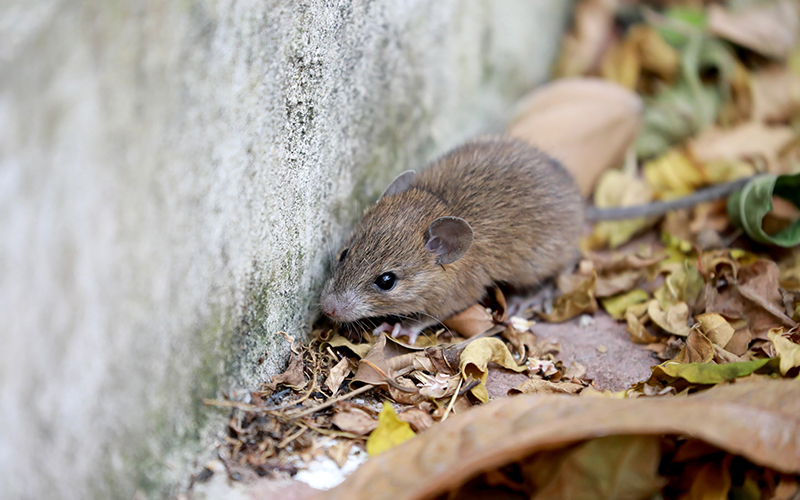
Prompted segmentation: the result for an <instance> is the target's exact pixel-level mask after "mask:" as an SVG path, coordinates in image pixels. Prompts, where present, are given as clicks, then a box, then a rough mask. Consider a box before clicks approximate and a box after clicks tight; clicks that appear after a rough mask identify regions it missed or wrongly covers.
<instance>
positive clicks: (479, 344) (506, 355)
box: [459, 337, 528, 403]
mask: <svg viewBox="0 0 800 500" xmlns="http://www.w3.org/2000/svg"><path fill="white" fill-rule="evenodd" d="M489 363H497V364H498V365H500V366H502V367H503V368H508V369H509V370H514V371H515V372H523V371H525V370H527V369H528V367H527V366H525V365H522V366H520V365H517V362H516V360H514V356H512V355H511V352H510V351H509V350H508V347H506V345H505V344H504V343H503V341H502V340H500V339H497V338H494V337H484V338H480V339H477V340H474V341H472V342H470V343H469V344H468V345H467V347H466V348H464V351H463V352H462V353H461V362H460V364H459V368H460V371H461V376H462V377H463V378H464V380H469V379H470V378H472V379H475V380H480V382H481V383H480V385H478V386H476V387H474V388H473V389H472V391H471V392H472V394H473V395H474V396H475V397H476V398H478V399H479V400H480V401H481V402H483V403H485V402H487V401H489V394H488V393H487V392H486V385H485V384H486V377H487V376H488V374H489V369H488V366H489Z"/></svg>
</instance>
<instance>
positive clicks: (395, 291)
mask: <svg viewBox="0 0 800 500" xmlns="http://www.w3.org/2000/svg"><path fill="white" fill-rule="evenodd" d="M582 226H583V203H582V200H581V196H580V193H579V191H578V188H577V186H576V184H575V182H574V181H573V179H572V178H571V176H570V175H569V173H568V172H567V171H566V170H565V169H564V168H563V167H562V166H561V165H560V164H559V163H558V162H557V161H556V160H554V159H553V158H550V157H549V156H547V155H546V154H545V153H543V152H541V151H539V150H537V149H536V148H534V147H532V146H530V145H528V144H527V143H525V142H522V141H520V140H516V139H511V138H506V137H499V136H498V137H481V138H478V139H474V140H472V141H470V142H467V143H465V144H463V145H461V146H459V147H457V148H455V149H453V150H452V151H450V152H449V153H447V154H445V155H444V156H443V157H441V158H440V159H438V160H437V161H435V162H433V163H432V164H431V165H430V166H429V167H428V168H426V169H425V170H423V171H422V172H420V173H418V174H413V173H412V172H406V173H404V174H402V175H401V176H399V177H398V178H397V179H396V180H395V181H394V182H393V183H392V185H391V186H390V187H389V188H388V189H387V190H386V192H385V193H384V195H383V196H382V197H381V198H380V200H378V202H377V203H376V204H375V205H374V206H372V207H371V208H369V209H367V210H366V212H365V214H364V217H363V219H362V220H361V222H360V223H359V225H358V226H357V227H356V229H355V230H354V231H353V233H352V235H351V236H350V238H349V240H348V242H347V244H346V245H345V247H344V250H343V251H342V252H340V254H339V257H337V259H336V262H335V263H334V269H333V275H332V276H331V278H330V279H329V280H328V281H327V283H326V284H325V286H324V289H323V292H322V296H321V301H320V303H321V307H322V312H323V313H324V314H325V315H326V316H328V317H330V318H331V319H333V320H334V321H336V322H340V323H349V322H353V321H357V320H360V319H363V318H369V317H379V316H390V315H391V316H400V317H406V318H408V317H411V318H414V317H416V318H429V319H431V320H436V321H439V320H443V319H446V318H447V317H449V316H451V315H453V314H454V313H457V312H459V311H461V310H463V309H466V308H467V307H469V306H471V305H473V304H475V303H476V302H478V301H480V300H481V298H482V297H483V296H484V294H485V293H486V290H487V288H488V287H490V286H492V285H493V284H495V283H498V284H506V285H510V286H512V287H514V288H517V289H526V288H530V287H532V286H535V285H536V284H538V283H539V282H540V281H541V280H543V279H544V278H546V277H548V276H551V275H553V274H555V273H557V272H558V271H560V270H561V269H562V268H563V267H564V266H565V265H566V264H567V263H568V262H569V261H570V260H571V259H572V258H573V257H574V255H575V251H576V248H577V242H578V238H579V236H580V232H581V228H582ZM465 247H466V248H465ZM387 273H391V274H393V275H394V276H395V279H394V281H393V287H392V288H391V289H389V290H382V289H381V288H380V287H379V285H378V283H376V280H378V279H379V278H381V277H382V275H385V274H386V275H387V276H388V274H387ZM381 279H383V280H384V283H382V284H383V285H384V286H386V285H387V284H388V279H387V278H386V276H384V277H382V278H381ZM423 321H424V319H423Z"/></svg>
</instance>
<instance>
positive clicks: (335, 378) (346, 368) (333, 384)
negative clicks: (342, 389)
mask: <svg viewBox="0 0 800 500" xmlns="http://www.w3.org/2000/svg"><path fill="white" fill-rule="evenodd" d="M351 372H352V369H351V367H350V360H349V359H348V358H342V359H340V360H339V362H338V363H336V365H334V367H333V368H331V371H330V373H328V378H326V379H325V387H327V388H328V390H329V391H331V396H335V395H336V391H338V390H339V386H340V385H342V382H344V379H345V377H347V376H348V375H350V373H351Z"/></svg>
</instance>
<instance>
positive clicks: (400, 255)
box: [320, 172, 473, 323]
mask: <svg viewBox="0 0 800 500" xmlns="http://www.w3.org/2000/svg"><path fill="white" fill-rule="evenodd" d="M413 180H414V173H413V172H405V173H403V174H401V175H400V176H399V177H397V178H396V179H395V180H394V182H392V184H391V185H390V186H389V188H387V189H386V191H385V192H384V194H383V196H382V197H381V199H380V200H378V203H376V204H375V205H374V206H373V207H372V208H370V209H369V210H368V211H367V212H366V213H365V214H364V218H363V219H362V220H361V223H360V224H359V225H358V227H357V228H356V229H355V231H354V232H353V235H352V236H351V237H350V240H349V241H348V243H347V244H346V245H345V247H344V249H343V250H342V251H341V252H340V253H339V255H338V256H337V258H336V262H335V264H334V271H333V276H332V277H331V278H330V280H328V282H327V283H326V284H325V288H324V289H323V292H322V297H321V301H320V302H321V306H322V312H323V313H324V314H325V315H326V316H328V317H330V318H331V319H333V320H335V321H338V322H343V323H346V322H351V321H356V320H358V319H361V318H367V317H372V316H388V315H399V316H404V315H411V314H414V313H419V312H424V311H425V310H426V309H427V307H426V304H430V303H433V302H436V301H438V300H440V298H441V297H442V296H443V295H444V294H446V293H449V292H450V291H451V290H450V288H449V287H448V281H449V277H450V276H451V275H452V274H453V272H450V273H447V272H445V270H444V269H443V266H446V265H448V266H449V265H451V264H454V263H456V262H457V261H458V260H459V259H461V257H462V256H463V255H464V254H465V253H467V250H469V248H470V246H471V245H472V240H473V233H472V228H471V227H470V225H469V223H467V222H466V221H465V220H464V219H461V218H458V217H451V216H447V215H443V214H446V211H447V207H446V206H445V205H444V203H443V202H442V201H440V200H439V199H438V198H437V197H435V196H434V195H432V194H430V193H428V192H427V191H424V190H421V189H414V188H413V184H412V183H413ZM455 265H457V264H455Z"/></svg>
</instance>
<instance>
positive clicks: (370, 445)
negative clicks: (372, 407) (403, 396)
mask: <svg viewBox="0 0 800 500" xmlns="http://www.w3.org/2000/svg"><path fill="white" fill-rule="evenodd" d="M415 435H416V434H415V433H414V431H413V430H411V426H410V425H409V424H408V422H403V421H401V420H399V419H398V418H397V414H396V413H395V412H394V408H392V405H391V404H389V402H388V401H384V402H383V410H381V413H380V415H378V427H377V428H376V429H375V430H374V431H372V433H371V434H370V435H369V438H368V439H367V453H369V455H370V456H371V457H374V456H375V455H377V454H379V453H383V452H384V451H386V450H388V449H390V448H393V447H395V446H397V445H399V444H402V443H404V442H406V441H408V440H409V439H411V438H413V437H414V436H415Z"/></svg>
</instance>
